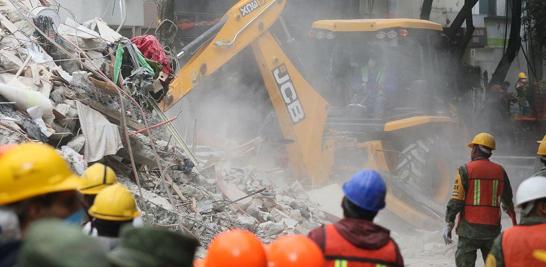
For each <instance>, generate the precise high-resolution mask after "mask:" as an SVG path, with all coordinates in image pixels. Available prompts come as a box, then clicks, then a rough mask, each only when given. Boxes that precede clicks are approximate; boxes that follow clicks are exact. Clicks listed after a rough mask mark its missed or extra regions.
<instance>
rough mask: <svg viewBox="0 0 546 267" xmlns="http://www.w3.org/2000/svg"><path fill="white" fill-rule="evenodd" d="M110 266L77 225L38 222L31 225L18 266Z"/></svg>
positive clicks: (94, 242) (101, 252) (95, 242)
mask: <svg viewBox="0 0 546 267" xmlns="http://www.w3.org/2000/svg"><path fill="white" fill-rule="evenodd" d="M36 266H40V267H109V266H111V265H110V263H109V262H108V259H107V258H106V250H105V249H103V247H102V246H101V245H100V244H99V243H98V242H97V241H96V240H95V239H93V238H92V237H89V236H86V235H85V234H84V233H82V231H81V229H80V228H79V227H77V226H72V225H68V224H66V223H64V222H63V221H61V220H47V219H46V220H41V221H38V222H36V223H34V224H32V225H31V226H30V229H29V230H28V232H27V235H26V238H25V240H24V241H23V245H22V247H21V251H20V253H19V256H18V259H17V267H36Z"/></svg>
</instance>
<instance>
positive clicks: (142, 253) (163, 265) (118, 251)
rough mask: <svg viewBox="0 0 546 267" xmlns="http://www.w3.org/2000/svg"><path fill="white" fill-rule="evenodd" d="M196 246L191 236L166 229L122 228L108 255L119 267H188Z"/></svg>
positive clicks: (197, 242)
mask: <svg viewBox="0 0 546 267" xmlns="http://www.w3.org/2000/svg"><path fill="white" fill-rule="evenodd" d="M198 246H199V241H197V240H196V239H195V238H194V237H192V236H189V235H183V234H180V233H175V232H171V231H169V230H166V229H161V228H155V227H147V226H146V227H140V228H132V227H125V228H124V229H123V230H122V233H121V239H120V243H119V245H118V246H117V247H116V248H115V249H114V250H112V251H111V252H110V253H108V255H107V256H108V259H109V260H110V262H111V263H112V264H113V265H114V266H118V267H190V266H192V262H193V257H194V255H195V251H196V250H197V247H198ZM240 266H244V265H240Z"/></svg>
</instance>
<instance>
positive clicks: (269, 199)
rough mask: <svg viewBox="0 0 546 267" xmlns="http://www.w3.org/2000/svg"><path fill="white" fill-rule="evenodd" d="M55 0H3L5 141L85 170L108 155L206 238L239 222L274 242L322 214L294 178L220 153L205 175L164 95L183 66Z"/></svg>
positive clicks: (140, 189) (159, 205)
mask: <svg viewBox="0 0 546 267" xmlns="http://www.w3.org/2000/svg"><path fill="white" fill-rule="evenodd" d="M47 2H48V1H46V0H30V1H20V0H0V36H1V37H0V144H8V143H22V142H28V141H40V142H44V143H48V144H50V145H52V146H54V147H56V148H57V149H58V151H59V153H61V154H62V155H63V156H64V157H65V159H67V161H69V162H70V163H71V165H72V167H73V169H74V170H75V171H76V172H77V173H79V174H81V173H82V172H83V171H84V170H85V168H86V167H87V166H88V165H90V163H93V162H99V161H100V162H103V163H105V164H107V165H109V166H111V167H112V168H113V169H114V170H115V171H116V173H117V174H118V176H119V177H120V180H121V181H122V182H123V183H124V184H126V185H127V186H128V187H129V188H130V189H131V191H133V192H134V193H135V195H137V197H138V202H139V207H140V208H141V209H142V213H143V215H144V220H145V221H146V222H147V223H153V224H157V225H162V226H165V227H169V228H172V229H178V230H186V231H190V232H192V233H193V234H194V235H195V236H196V237H198V238H199V239H200V241H201V242H202V244H208V242H209V241H210V240H211V239H212V237H213V236H214V235H215V234H217V233H219V232H222V231H224V230H226V229H229V228H234V227H240V228H245V229H249V230H252V231H255V232H257V233H258V235H259V236H260V237H262V238H263V239H264V240H265V241H269V240H272V239H274V238H275V237H276V236H277V235H279V234H281V233H306V232H307V231H308V230H309V229H311V228H313V227H316V226H318V225H319V224H320V223H323V222H324V215H323V214H322V212H320V211H319V209H318V208H316V207H313V206H312V205H311V204H310V203H309V200H308V199H307V196H306V194H305V192H304V191H303V189H302V187H301V186H299V185H298V184H297V183H296V184H289V185H282V186H281V185H280V184H279V182H278V181H277V180H278V179H275V177H274V175H272V174H271V173H267V172H260V171H258V170H254V169H252V168H250V167H245V168H230V167H227V166H226V165H222V164H220V162H218V164H213V165H209V166H208V167H206V166H204V165H202V164H201V165H199V167H201V168H203V169H204V171H203V172H202V173H203V174H199V173H197V171H195V170H194V164H200V162H199V161H197V160H196V158H195V156H193V154H192V153H191V152H190V150H189V149H188V147H187V146H186V145H185V144H184V142H183V139H182V138H181V137H180V135H179V134H178V132H177V131H176V129H175V128H174V126H172V125H171V124H170V122H171V121H172V120H173V119H175V118H172V119H167V118H166V117H165V115H163V113H161V112H160V111H159V110H158V108H157V106H156V105H155V103H156V102H157V101H158V100H160V99H161V98H162V95H163V94H164V92H165V89H166V88H167V87H168V83H169V81H170V79H171V78H172V73H173V72H174V71H172V70H171V69H170V66H167V65H166V64H168V63H169V62H168V60H166V58H165V57H159V58H157V60H158V61H154V60H155V59H156V58H153V57H152V58H146V57H145V56H144V55H146V54H147V53H146V52H145V51H140V50H139V47H140V49H145V48H147V47H148V48H149V47H151V46H152V47H153V46H155V47H153V49H156V50H157V42H155V40H154V38H155V37H150V36H147V37H145V38H144V41H143V39H138V38H137V39H136V40H138V42H139V44H140V46H139V47H137V46H136V45H134V44H133V43H132V42H131V40H129V39H128V38H125V37H123V36H121V35H120V34H118V33H117V32H116V31H114V30H112V29H111V28H109V27H108V26H107V25H106V24H105V23H104V22H103V21H101V20H100V19H94V20H92V21H88V22H85V23H83V24H80V23H78V22H76V21H75V20H74V19H70V18H69V19H66V20H65V21H61V19H60V17H59V15H58V13H57V11H56V9H54V8H52V7H50V6H49V5H48V3H47ZM142 44H145V45H142ZM154 51H155V50H154ZM211 170H212V171H211Z"/></svg>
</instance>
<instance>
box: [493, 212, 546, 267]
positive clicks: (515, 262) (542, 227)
mask: <svg viewBox="0 0 546 267" xmlns="http://www.w3.org/2000/svg"><path fill="white" fill-rule="evenodd" d="M545 233H546V223H543V224H536V225H520V226H514V227H512V228H510V229H508V230H506V231H504V233H503V234H502V256H503V258H504V266H506V267H528V266H533V267H546V263H544V262H541V261H539V260H538V259H536V258H535V257H533V252H534V251H535V250H544V249H546V235H545Z"/></svg>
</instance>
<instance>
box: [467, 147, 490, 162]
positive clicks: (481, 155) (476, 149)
mask: <svg viewBox="0 0 546 267" xmlns="http://www.w3.org/2000/svg"><path fill="white" fill-rule="evenodd" d="M472 153H473V154H474V155H476V156H477V157H478V158H481V159H488V158H490V157H491V156H492V155H493V153H487V152H485V151H483V150H482V149H481V148H480V146H479V145H474V147H473V148H472Z"/></svg>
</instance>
